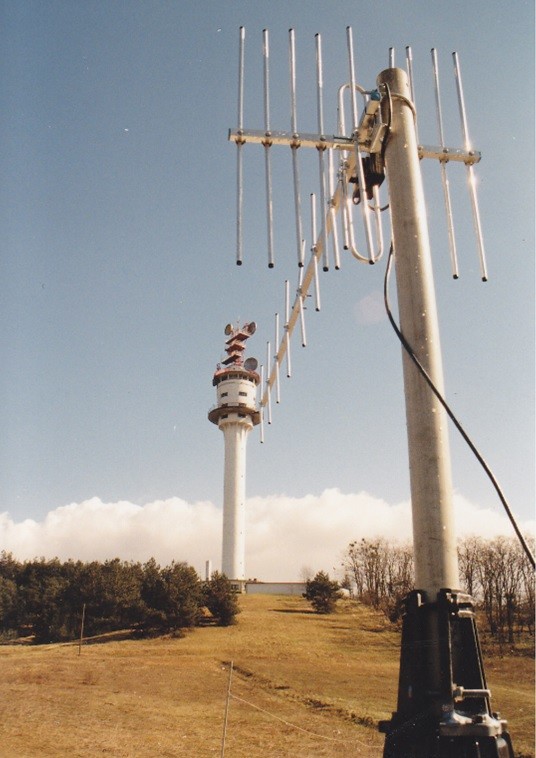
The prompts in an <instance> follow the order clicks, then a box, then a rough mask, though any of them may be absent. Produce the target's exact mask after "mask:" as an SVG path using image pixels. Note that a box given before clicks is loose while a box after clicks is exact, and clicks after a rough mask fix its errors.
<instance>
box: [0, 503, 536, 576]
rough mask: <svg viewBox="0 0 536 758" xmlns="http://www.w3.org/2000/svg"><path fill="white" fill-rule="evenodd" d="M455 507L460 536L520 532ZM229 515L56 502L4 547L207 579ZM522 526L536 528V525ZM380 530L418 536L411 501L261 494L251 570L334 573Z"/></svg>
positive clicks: (207, 507)
mask: <svg viewBox="0 0 536 758" xmlns="http://www.w3.org/2000/svg"><path fill="white" fill-rule="evenodd" d="M454 505H455V511H456V525H457V534H458V535H459V536H460V537H463V536H467V535H469V534H478V535H481V536H483V537H485V538H490V537H495V536H498V535H507V536H511V535H512V534H513V530H512V527H511V525H510V523H509V522H508V521H507V519H506V517H505V516H503V514H501V513H500V512H498V511H497V512H495V511H491V510H483V509H480V508H478V507H477V506H476V505H474V504H473V503H470V502H469V501H468V500H466V499H465V498H464V497H462V496H461V495H456V496H455V497H454ZM221 522H222V513H221V509H220V508H217V507H216V506H215V505H214V504H213V503H211V502H208V501H205V502H197V503H187V502H186V501H185V500H182V499H181V498H178V497H173V498H169V499H167V500H157V501H155V502H153V503H147V504H145V505H136V504H134V503H129V502H124V501H120V502H116V503H103V502H102V501H101V500H100V499H99V498H97V497H94V498H91V499H90V500H85V501H84V502H82V503H71V504H70V505H65V506H61V507H59V508H56V509H54V510H52V511H50V512H49V513H48V514H47V516H46V517H45V519H44V520H43V521H41V522H37V521H33V520H30V519H27V520H25V521H21V522H18V523H16V522H15V521H13V520H12V519H11V518H10V517H9V514H7V513H3V514H0V549H1V550H6V551H8V552H11V553H13V555H14V556H15V558H17V559H18V560H26V559H32V558H36V557H41V556H43V557H45V558H53V557H58V558H60V559H61V560H67V559H69V558H73V559H74V560H83V561H89V560H106V559H107V558H115V557H119V558H122V559H123V560H132V561H142V562H143V561H146V560H148V559H149V558H151V557H154V558H155V559H156V560H157V561H158V562H159V563H160V564H161V565H167V564H169V563H170V562H171V561H172V560H175V561H186V562H187V563H189V564H190V565H192V566H193V567H194V568H195V569H196V570H197V571H198V573H199V574H200V575H201V576H203V577H204V573H205V562H206V561H207V560H210V561H211V562H212V567H213V569H219V568H220V563H221ZM521 527H522V529H523V530H524V531H525V532H528V533H531V534H533V533H534V532H535V524H534V522H525V523H523V524H521ZM376 536H384V537H386V538H388V539H393V540H398V541H405V540H410V539H411V516H410V505H409V502H403V503H397V504H389V503H387V502H385V501H384V500H381V499H379V498H377V497H374V496H373V495H370V494H368V493H366V492H360V493H358V494H344V493H342V492H340V491H339V490H338V489H327V490H325V491H324V492H322V493H321V494H320V495H305V496H304V497H299V498H291V497H287V496H285V495H272V496H269V497H253V498H250V499H248V501H247V534H246V571H247V574H248V576H249V577H251V578H253V577H256V578H258V579H260V580H265V581H296V580H300V579H301V578H302V575H303V570H304V568H307V569H310V570H312V571H314V572H316V571H319V570H321V569H322V570H326V571H329V572H330V573H331V574H332V575H333V574H334V569H336V570H338V568H339V565H340V562H341V557H342V553H343V552H344V550H345V548H346V547H347V545H348V544H349V543H350V542H351V541H353V540H356V539H361V538H362V537H365V538H372V537H376Z"/></svg>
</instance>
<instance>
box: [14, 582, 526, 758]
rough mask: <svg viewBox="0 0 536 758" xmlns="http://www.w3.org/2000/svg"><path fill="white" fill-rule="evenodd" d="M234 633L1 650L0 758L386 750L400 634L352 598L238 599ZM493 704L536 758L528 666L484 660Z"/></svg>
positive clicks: (520, 660)
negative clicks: (381, 728)
mask: <svg viewBox="0 0 536 758" xmlns="http://www.w3.org/2000/svg"><path fill="white" fill-rule="evenodd" d="M240 602H241V608H242V613H241V614H240V616H239V617H238V624H237V625H236V626H232V627H227V628H219V627H207V628H204V629H197V630H195V631H193V632H191V633H187V635H186V636H185V637H184V638H182V639H177V638H175V639H172V638H166V639H155V640H141V641H140V640H122V641H121V640H113V641H108V642H107V643H106V644H91V645H90V644H86V645H84V646H83V647H82V650H81V655H78V646H77V645H61V644H58V645H46V646H35V647H31V646H21V645H19V646H9V647H1V648H0V665H1V670H2V676H1V677H0V702H2V714H1V722H2V739H1V741H0V754H1V755H2V758H12V757H13V758H15V756H16V757H17V758H25V757H27V758H36V756H39V758H43V757H45V756H56V757H57V756H69V758H71V757H75V756H84V758H88V757H91V756H103V755H107V756H114V758H115V757H116V758H119V757H121V758H122V757H125V758H126V757H136V758H137V757H138V756H140V757H142V756H143V757H145V756H147V757H149V756H151V758H155V757H157V756H163V757H169V758H177V757H178V756H185V757H186V756H187V757H188V758H204V756H220V755H221V748H222V732H223V723H224V714H225V706H226V701H227V691H228V687H229V670H230V665H229V664H230V662H231V661H232V662H233V675H232V678H231V693H232V697H231V698H230V700H229V712H228V723H227V734H226V749H225V756H226V757H227V758H255V757H256V756H259V758H260V756H269V757H270V758H272V757H275V756H292V757H293V758H310V756H313V755H314V756H330V757H331V756H350V755H352V756H363V757H367V758H369V757H372V758H374V756H378V757H381V755H382V746H383V737H382V735H380V734H378V732H377V729H376V724H377V721H378V719H380V718H387V717H389V716H390V713H391V711H393V710H394V709H395V707H396V687H397V676H398V655H399V635H398V633H396V632H395V631H394V630H393V629H392V627H390V626H388V625H387V624H386V623H385V621H384V619H383V617H382V616H381V615H379V614H376V613H374V612H372V611H371V610H369V609H367V608H362V607H358V606H356V605H355V604H352V603H343V604H340V608H339V610H338V612H337V613H336V614H333V615H330V616H318V615H316V614H314V613H312V612H311V611H310V609H309V605H308V603H306V602H305V601H304V600H303V599H301V598H291V597H288V598H287V597H263V596H244V597H242V598H241V599H240ZM486 673H487V677H488V683H489V685H490V687H491V689H492V694H493V698H494V700H493V706H494V708H495V709H496V710H499V711H501V713H502V714H503V715H504V717H506V718H507V719H508V722H509V727H510V732H511V735H512V738H513V742H514V748H515V750H516V753H517V754H518V755H523V756H531V757H533V756H534V667H533V662H532V660H531V658H529V657H522V656H513V655H510V656H506V657H502V658H501V657H498V656H493V657H492V658H486Z"/></svg>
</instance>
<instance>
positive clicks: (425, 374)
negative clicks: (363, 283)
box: [383, 242, 536, 569]
mask: <svg viewBox="0 0 536 758" xmlns="http://www.w3.org/2000/svg"><path fill="white" fill-rule="evenodd" d="M393 257H394V245H393V243H392V242H391V247H390V249H389V257H388V259H387V266H386V269H385V278H384V283H383V301H384V304H385V310H386V312H387V317H388V319H389V321H390V323H391V326H392V327H393V329H394V330H395V333H396V335H397V337H398V339H399V340H400V342H401V344H402V347H403V348H404V350H405V351H406V353H407V354H408V355H409V357H410V358H411V360H412V361H413V363H414V364H415V366H416V367H417V369H418V370H419V371H420V373H421V374H422V376H423V378H424V379H425V381H426V383H427V384H428V386H429V387H430V389H431V390H432V392H433V393H434V395H435V396H436V397H437V399H438V400H439V402H440V403H441V405H442V406H443V408H444V409H445V411H446V412H447V415H448V417H449V418H450V420H451V421H452V423H453V424H454V426H455V427H456V429H457V430H458V431H459V433H460V434H461V436H462V437H463V439H464V440H465V442H466V443H467V444H468V445H469V448H470V450H471V451H472V453H473V454H474V456H475V457H476V459H477V461H478V462H479V463H480V465H481V466H482V468H483V469H484V471H485V472H486V474H487V475H488V477H489V479H490V481H491V483H492V484H493V486H494V488H495V491H496V492H497V495H498V496H499V500H500V501H501V503H502V505H503V507H504V510H505V511H506V515H507V516H508V518H509V519H510V523H511V524H512V526H513V527H514V531H515V533H516V535H517V537H518V539H519V541H520V543H521V546H522V547H523V550H524V551H525V555H526V556H527V558H528V560H529V562H530V564H531V566H532V568H533V569H535V568H536V564H535V561H534V556H533V555H532V552H531V550H530V547H529V546H528V544H527V541H526V540H525V538H524V536H523V534H522V533H521V530H520V529H519V527H518V525H517V523H516V520H515V518H514V515H513V514H512V511H511V510H510V506H509V505H508V502H507V500H506V497H505V496H504V494H503V491H502V489H501V487H500V485H499V483H498V481H497V479H496V478H495V475H494V474H493V472H492V470H491V469H490V467H489V466H488V464H487V463H486V461H485V460H484V458H483V457H482V455H481V454H480V452H479V451H478V449H477V448H476V446H475V445H474V443H473V442H472V440H471V439H470V437H469V435H468V434H467V432H466V431H465V429H464V428H463V426H462V425H461V423H460V422H459V421H458V419H457V418H456V416H455V415H454V413H453V411H452V410H451V408H450V406H449V405H448V403H447V401H446V400H445V398H444V397H443V395H442V394H441V393H440V391H439V390H438V389H437V387H436V386H435V384H434V382H433V381H432V378H431V377H430V375H429V374H428V372H427V371H426V369H425V368H424V366H423V365H422V363H421V362H420V360H419V359H418V358H417V356H416V355H415V352H414V351H413V348H412V347H411V345H410V344H409V342H408V341H407V339H406V338H405V337H404V335H403V334H402V332H401V330H400V329H399V327H398V324H397V323H396V322H395V320H394V318H393V314H392V313H391V308H390V306H389V275H390V273H391V264H392V260H393Z"/></svg>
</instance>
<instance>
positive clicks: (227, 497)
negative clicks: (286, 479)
mask: <svg viewBox="0 0 536 758" xmlns="http://www.w3.org/2000/svg"><path fill="white" fill-rule="evenodd" d="M233 415H235V414H233ZM252 428H253V424H252V423H251V421H249V419H247V418H246V419H239V418H238V416H236V419H235V420H228V423H225V422H224V423H222V424H220V429H222V431H223V435H224V440H225V468H224V480H223V540H222V573H224V574H225V575H226V576H227V577H229V578H230V579H233V580H238V581H243V580H245V578H246V576H245V550H246V437H247V433H248V432H249V431H250V429H252Z"/></svg>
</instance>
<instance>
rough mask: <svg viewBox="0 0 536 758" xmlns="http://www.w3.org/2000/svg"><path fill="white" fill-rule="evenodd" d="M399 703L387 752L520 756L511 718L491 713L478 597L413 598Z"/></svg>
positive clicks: (407, 607)
mask: <svg viewBox="0 0 536 758" xmlns="http://www.w3.org/2000/svg"><path fill="white" fill-rule="evenodd" d="M397 707H398V710H397V711H396V712H395V713H393V716H392V718H391V720H390V721H381V722H380V725H379V728H380V731H381V732H383V733H385V734H386V738H385V746H384V753H383V756H384V758H514V752H513V748H512V743H511V741H510V735H509V734H508V732H507V731H506V721H503V720H501V719H500V718H499V715H498V714H497V713H492V711H491V705H490V692H489V690H488V689H487V687H486V680H485V677H484V667H483V662H482V653H481V650H480V644H479V641H478V633H477V629H476V624H475V613H474V604H473V599H472V598H471V596H470V595H466V594H465V593H463V592H458V591H453V590H448V589H442V590H441V591H440V592H439V594H438V597H437V601H436V602H433V603H431V602H427V601H426V599H425V595H424V593H423V592H421V591H419V590H415V591H413V592H411V593H410V594H409V595H408V596H407V597H406V598H405V600H404V616H403V626H402V646H401V652H400V676H399V683H398V703H397Z"/></svg>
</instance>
